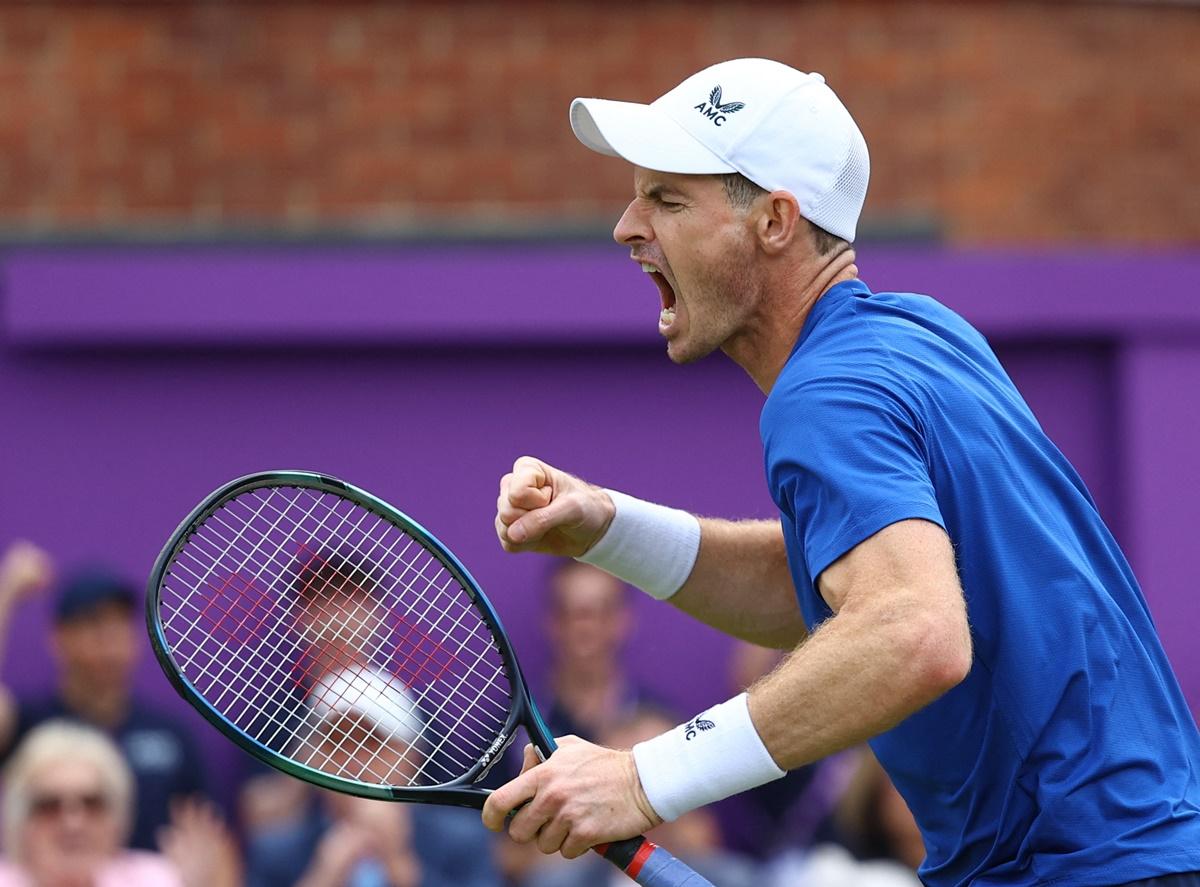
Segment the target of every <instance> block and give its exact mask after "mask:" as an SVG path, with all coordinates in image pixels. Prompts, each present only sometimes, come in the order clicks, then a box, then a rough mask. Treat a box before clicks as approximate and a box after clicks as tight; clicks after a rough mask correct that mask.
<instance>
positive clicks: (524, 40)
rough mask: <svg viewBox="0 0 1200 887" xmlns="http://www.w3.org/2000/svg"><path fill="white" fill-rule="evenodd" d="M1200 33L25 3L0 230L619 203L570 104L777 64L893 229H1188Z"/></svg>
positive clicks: (1053, 8) (508, 211)
mask: <svg viewBox="0 0 1200 887" xmlns="http://www.w3.org/2000/svg"><path fill="white" fill-rule="evenodd" d="M1198 47H1200V11H1198V10H1196V9H1195V8H1194V7H1193V8H1191V9H1188V8H1186V7H1181V6H1173V5H1170V4H1145V3H1142V4H1137V3H1076V2H1044V3H993V2H976V3H959V4H948V3H914V2H894V3H892V2H856V3H766V2H757V3H733V2H712V3H709V2H691V3H684V2H653V0H650V2H639V3H629V2H618V0H613V2H605V3H590V2H549V0H547V2H540V0H522V2H508V3H501V2H494V3H489V2H462V3H449V2H413V3H398V2H387V3H382V2H381V3H360V2H353V3H352V2H338V3H334V2H327V3H267V2H259V3H253V2H240V3H216V2H206V3H189V2H174V3H139V4H118V3H104V2H92V3H87V4H84V3H74V4H69V3H51V2H43V3H32V4H15V3H7V4H4V5H3V6H2V7H0V231H3V232H7V233H9V234H10V235H11V234H13V233H16V234H18V235H27V234H31V233H32V234H37V233H46V232H50V233H53V232H77V231H80V230H96V229H99V230H102V231H105V230H131V229H132V230H166V231H180V232H188V231H211V230H214V229H216V230H221V229H235V228H242V227H245V226H256V227H263V228H267V229H281V228H283V229H287V230H291V231H296V230H299V231H306V230H328V229H331V228H335V229H336V228H347V227H350V228H355V227H361V228H367V229H373V230H380V231H384V232H387V231H392V230H410V229H411V228H413V227H418V228H419V227H420V226H421V225H422V224H430V225H436V224H438V223H443V222H445V221H446V220H449V219H455V220H466V221H468V222H472V223H480V222H496V221H501V222H508V223H511V224H513V225H524V224H543V223H546V224H550V225H554V224H562V223H564V222H579V221H587V220H598V219H602V218H603V219H608V218H611V217H613V215H614V213H616V212H617V211H618V210H619V209H620V207H621V206H623V204H624V200H625V195H626V194H627V192H628V190H629V171H628V168H627V167H625V166H624V164H622V163H620V162H618V161H612V160H608V159H605V158H600V157H597V156H594V155H592V154H590V153H589V152H587V151H585V150H584V149H582V148H581V147H579V146H578V145H577V144H576V143H575V141H574V139H573V137H572V136H571V134H570V131H569V128H568V126H567V123H566V109H567V104H568V102H569V100H570V99H571V98H572V97H573V96H574V95H577V94H591V95H603V96H607V97H612V98H626V99H634V100H649V99H651V98H653V97H655V96H656V95H658V94H660V93H661V92H663V91H665V90H666V89H668V88H670V87H671V86H673V85H674V84H675V83H676V82H678V81H679V80H680V79H682V78H683V77H684V76H686V75H687V74H689V73H691V72H692V71H694V70H696V69H698V68H699V67H702V66H704V65H706V64H710V63H712V62H715V61H719V60H721V59H724V58H729V57H734V56H738V55H765V56H768V57H774V58H777V59H780V60H782V61H786V62H789V63H791V64H794V65H796V66H797V67H800V68H804V69H810V70H818V71H821V72H822V73H824V74H825V75H826V78H827V79H828V81H829V82H830V84H831V85H832V86H833V87H834V88H835V89H836V90H838V92H839V93H840V94H841V96H842V98H843V99H844V100H845V101H846V103H847V105H848V106H849V107H850V108H851V110H852V111H853V112H854V114H855V115H856V117H857V118H858V120H859V123H860V125H861V127H862V128H863V130H864V132H865V133H866V136H867V140H868V143H869V144H870V145H871V147H872V161H873V176H872V184H871V191H870V194H869V196H868V202H867V216H866V219H867V221H868V222H873V223H874V224H875V225H876V226H879V225H880V224H884V223H887V222H896V221H900V222H904V221H907V220H912V219H917V220H921V219H931V220H934V221H935V222H936V223H937V224H938V225H939V226H940V227H941V228H942V229H943V230H944V231H945V233H946V235H947V237H948V238H949V239H951V240H953V241H955V242H960V243H997V242H999V243H1014V244H1022V243H1031V242H1044V241H1050V242H1056V243H1072V242H1100V243H1146V242H1175V243H1180V242H1186V243H1195V242H1197V241H1198V240H1200V174H1198V173H1197V169H1196V167H1197V161H1198V160H1200V49H1198Z"/></svg>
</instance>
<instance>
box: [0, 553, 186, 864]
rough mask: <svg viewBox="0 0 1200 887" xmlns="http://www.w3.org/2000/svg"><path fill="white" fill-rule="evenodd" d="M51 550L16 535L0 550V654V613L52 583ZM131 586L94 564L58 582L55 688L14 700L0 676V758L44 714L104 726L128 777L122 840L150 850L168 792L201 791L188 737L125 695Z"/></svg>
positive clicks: (5, 623) (131, 650)
mask: <svg viewBox="0 0 1200 887" xmlns="http://www.w3.org/2000/svg"><path fill="white" fill-rule="evenodd" d="M54 574H55V570H54V565H53V562H52V560H51V558H50V556H49V555H48V554H47V553H46V552H44V551H42V550H41V549H39V548H38V547H37V546H35V545H32V544H30V543H28V542H15V543H13V544H12V545H10V546H9V547H8V549H7V550H6V551H5V552H4V553H3V555H2V556H0V661H3V652H4V647H5V644H6V641H7V636H8V628H9V622H10V619H11V616H12V613H13V611H14V610H15V609H16V608H17V607H18V606H19V605H20V604H21V603H22V602H23V601H25V600H28V599H31V598H34V597H36V596H37V595H39V594H42V593H44V592H45V591H46V590H47V589H49V588H50V587H51V586H52V585H54V584H55V583H54V578H55V576H54ZM138 613H139V595H138V594H137V592H136V591H135V589H134V588H133V587H132V586H131V585H130V584H129V583H128V582H127V581H125V580H123V579H121V578H120V577H118V576H115V575H113V574H111V573H109V572H108V571H106V570H102V569H90V570H87V571H82V572H78V573H75V574H72V575H70V576H67V577H66V578H65V579H64V580H63V581H62V582H61V583H59V585H58V596H57V599H56V600H55V603H54V610H53V614H54V626H53V630H52V632H51V635H50V638H49V642H50V643H49V646H50V651H51V654H52V655H53V657H54V660H55V662H56V664H57V680H56V684H55V688H54V690H53V691H52V692H51V693H50V694H48V695H45V696H43V697H41V698H30V699H18V698H17V697H16V696H15V695H14V694H13V693H12V691H11V690H10V689H9V688H8V686H7V685H6V683H5V681H4V678H3V676H0V759H5V758H7V757H8V755H9V754H10V753H11V752H12V750H13V749H14V748H15V747H16V745H17V744H18V742H19V741H20V740H21V739H22V737H24V735H25V734H26V733H28V732H29V731H30V730H32V729H33V728H34V727H36V726H37V725H38V724H40V723H42V722H43V721H47V720H50V719H52V718H69V719H73V720H76V721H80V722H82V723H85V724H89V725H91V726H93V727H97V728H99V729H100V730H103V731H104V732H105V733H107V734H108V735H109V736H111V737H112V738H113V740H114V741H115V742H116V743H117V745H118V746H119V747H120V749H121V751H122V752H123V753H124V755H125V758H126V760H127V761H128V762H129V766H130V768H131V769H132V770H133V774H134V781H135V784H136V796H137V803H136V807H135V819H134V828H133V835H132V838H131V845H132V846H133V847H136V848H140V849H154V848H155V847H156V843H155V835H156V832H157V830H158V829H159V828H160V827H162V826H164V825H166V824H167V823H168V822H169V821H170V805H171V801H172V800H173V799H176V798H180V797H185V796H190V795H204V794H207V792H206V790H205V789H206V785H205V780H204V775H203V764H202V762H201V759H200V755H199V753H198V751H197V749H196V746H195V744H194V742H193V741H192V739H191V737H190V736H189V734H188V733H187V731H186V730H185V729H184V728H183V726H182V725H180V724H178V723H176V722H175V720H174V719H173V718H171V717H170V716H168V715H166V714H164V713H162V712H160V711H158V710H157V709H155V708H154V707H153V706H151V705H149V704H147V703H146V702H144V701H143V700H140V699H137V698H135V696H134V689H133V682H134V675H135V671H136V667H137V657H138V641H137V638H138Z"/></svg>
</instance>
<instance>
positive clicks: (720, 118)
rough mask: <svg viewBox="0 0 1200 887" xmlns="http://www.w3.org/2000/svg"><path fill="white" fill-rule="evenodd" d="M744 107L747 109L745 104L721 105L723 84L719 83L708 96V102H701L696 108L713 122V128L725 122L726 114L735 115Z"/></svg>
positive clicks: (729, 103)
mask: <svg viewBox="0 0 1200 887" xmlns="http://www.w3.org/2000/svg"><path fill="white" fill-rule="evenodd" d="M744 107H746V103H745V102H726V103H725V104H721V84H719V83H718V84H717V85H716V86H714V87H713V91H712V92H710V93H709V94H708V101H707V102H701V103H700V104H698V105H696V106H695V108H696V110H697V111H699V112H700V113H701V114H703V115H704V116H705V117H707V118H708V119H709V120H711V121H712V123H713V126H720V125H721V124H722V123H724V122H725V115H726V114H734V113H736V112H738V111H740V110H742V108H744Z"/></svg>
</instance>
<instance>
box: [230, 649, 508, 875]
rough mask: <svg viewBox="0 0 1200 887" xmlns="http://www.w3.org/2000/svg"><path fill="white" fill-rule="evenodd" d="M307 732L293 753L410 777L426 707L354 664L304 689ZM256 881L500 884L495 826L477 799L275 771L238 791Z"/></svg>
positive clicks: (340, 771) (359, 775) (375, 777)
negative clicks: (448, 799) (459, 802)
mask: <svg viewBox="0 0 1200 887" xmlns="http://www.w3.org/2000/svg"><path fill="white" fill-rule="evenodd" d="M306 704H307V708H308V711H309V712H310V716H309V717H307V718H306V719H305V722H306V725H307V726H306V727H305V728H304V729H308V730H311V734H308V735H304V734H303V733H302V735H300V736H298V737H297V742H296V745H295V747H294V748H293V749H292V750H291V754H292V755H293V756H296V757H298V758H299V759H301V760H306V761H308V762H309V763H310V764H311V765H312V766H314V767H317V768H319V769H321V770H324V771H326V772H329V773H333V774H336V775H340V776H344V777H346V778H349V779H359V780H362V781H365V782H383V783H387V782H394V783H395V784H397V785H405V784H408V783H409V782H410V781H411V780H412V779H413V778H414V776H415V774H416V773H417V772H418V771H419V770H420V767H421V764H422V762H423V758H422V757H421V756H420V752H419V749H418V747H417V745H416V743H417V742H418V736H419V734H420V730H421V728H420V723H421V713H420V712H419V710H418V708H417V706H416V704H415V702H414V700H413V699H412V697H411V695H410V694H409V692H408V691H407V690H406V689H405V688H404V687H403V686H402V685H400V684H399V683H398V682H397V681H396V680H395V679H392V678H389V676H388V675H387V674H386V673H385V672H382V671H379V670H377V669H374V668H372V667H370V666H367V665H363V664H357V665H351V666H349V667H347V668H344V669H342V670H340V671H336V672H330V673H328V674H325V675H324V676H323V677H321V678H320V679H319V680H318V681H317V682H316V684H315V685H314V686H313V688H312V689H311V691H310V692H309V695H308V697H307V700H306ZM241 807H242V822H243V825H244V826H245V829H246V833H247V855H248V880H249V883H250V884H251V885H252V887H286V885H299V887H341V885H347V887H417V885H420V887H497V885H498V884H499V883H500V881H499V877H498V876H497V875H496V873H495V870H494V868H493V866H492V862H491V854H490V842H491V833H490V832H488V831H487V830H486V829H485V828H484V827H483V824H482V823H481V822H480V820H479V815H478V814H477V813H475V812H474V811H472V810H462V809H454V808H448V807H438V806H434V805H402V804H396V803H392V802H388V801H373V800H367V799H363V798H356V797H352V796H348V795H342V794H338V793H337V792H330V791H318V790H316V789H312V788H311V787H309V786H307V785H306V784H304V783H301V782H299V781H298V780H295V779H293V778H291V777H288V776H284V775H281V774H276V773H268V774H263V775H260V776H256V777H254V778H253V779H251V780H250V781H249V782H248V783H247V785H246V786H245V788H244V790H243V793H242V801H241Z"/></svg>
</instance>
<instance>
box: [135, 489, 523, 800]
mask: <svg viewBox="0 0 1200 887" xmlns="http://www.w3.org/2000/svg"><path fill="white" fill-rule="evenodd" d="M159 606H160V617H161V621H162V625H163V629H164V634H165V636H166V638H167V641H168V645H169V647H170V649H171V653H172V656H173V657H174V658H175V661H176V663H177V664H178V665H179V667H180V670H181V672H182V674H183V675H184V677H186V678H187V679H188V680H189V682H191V683H192V685H193V687H195V689H196V690H197V692H198V693H199V694H200V695H201V696H202V697H203V698H204V699H205V700H206V701H207V702H208V703H209V705H211V706H212V707H213V708H214V709H215V710H216V711H217V712H218V713H219V714H221V716H222V717H224V718H225V719H226V720H228V721H229V722H230V723H232V724H233V725H234V726H235V727H237V728H238V729H239V730H242V731H243V732H245V733H246V735H248V736H251V737H252V738H254V739H255V740H256V741H258V742H260V743H262V744H263V745H264V746H266V747H267V748H270V749H272V750H273V751H276V752H277V753H279V754H281V755H283V756H285V757H287V758H289V759H290V760H292V761H293V762H295V763H296V764H298V765H300V766H304V767H310V768H313V769H317V770H321V771H323V772H326V773H330V774H333V775H337V776H342V777H344V778H348V779H354V780H357V781H360V782H371V783H377V784H382V785H408V786H416V785H435V784H442V783H445V782H449V781H453V780H455V779H458V778H460V777H461V776H463V775H464V774H465V773H466V772H468V771H469V770H470V769H471V768H472V767H474V766H475V764H476V762H477V761H478V760H479V759H480V758H481V757H482V755H483V754H484V753H485V752H486V751H488V749H489V747H490V746H491V744H492V743H493V741H494V740H495V738H496V737H497V736H498V735H499V733H500V731H501V729H502V727H503V725H504V723H505V721H506V719H507V715H508V711H509V708H510V707H511V697H512V688H511V686H510V684H509V678H508V675H507V672H506V669H505V666H504V661H503V657H502V656H501V655H500V653H499V651H498V649H497V644H496V642H495V639H494V638H493V636H492V633H491V630H490V628H489V627H488V625H487V623H486V622H485V621H484V620H483V618H482V616H481V615H480V613H479V612H478V610H477V609H476V607H475V605H474V603H473V602H472V600H471V598H470V595H469V594H468V592H467V591H466V589H464V588H463V587H462V585H461V584H460V583H459V582H458V581H457V579H456V578H455V576H454V574H453V573H452V572H451V571H450V570H449V569H448V568H447V567H446V566H445V565H444V564H443V563H442V562H441V561H440V560H439V559H438V558H437V557H436V556H435V555H434V554H433V553H431V552H430V551H429V550H428V549H426V547H425V546H424V545H422V544H421V543H420V541H419V540H417V539H416V538H414V537H413V536H411V535H410V534H409V533H407V532H406V531H405V530H403V529H402V528H401V527H399V526H397V525H396V524H394V523H393V522H391V521H389V520H387V519H385V518H383V517H382V516H380V515H378V514H375V513H374V512H372V511H370V510H368V509H366V508H363V507H362V506H360V505H357V504H356V503H354V502H352V501H350V500H348V499H344V498H342V497H340V496H338V495H335V494H333V493H328V492H324V491H317V490H312V489H307V488H301V487H284V488H258V489H255V490H252V491H250V492H247V493H243V494H241V495H239V496H236V497H235V498H233V499H231V500H229V501H227V502H225V503H224V504H223V505H221V506H220V507H219V508H218V509H217V510H216V511H215V512H214V513H212V514H211V515H210V516H209V517H208V518H207V519H206V520H205V521H204V523H202V524H201V525H200V526H198V527H196V528H195V530H194V532H193V533H192V534H191V535H190V536H189V537H188V539H187V541H186V542H185V543H184V544H183V545H182V547H181V548H180V549H179V550H178V552H177V553H176V555H175V557H174V559H173V561H172V563H171V565H170V568H169V569H168V570H167V573H166V576H165V577H164V581H163V583H162V590H161V594H160V604H159Z"/></svg>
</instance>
